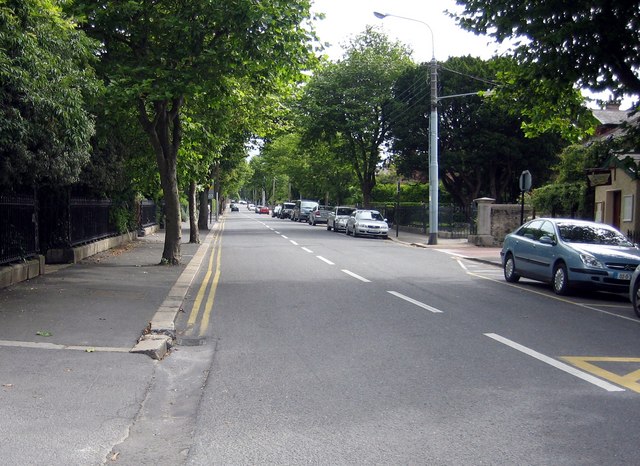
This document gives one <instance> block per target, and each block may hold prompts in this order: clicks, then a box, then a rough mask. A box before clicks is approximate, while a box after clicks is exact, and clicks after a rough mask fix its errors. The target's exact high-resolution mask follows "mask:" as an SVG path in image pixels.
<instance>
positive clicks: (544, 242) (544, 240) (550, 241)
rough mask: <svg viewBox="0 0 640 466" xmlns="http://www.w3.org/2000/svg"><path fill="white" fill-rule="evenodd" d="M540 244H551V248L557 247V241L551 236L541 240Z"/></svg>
mask: <svg viewBox="0 0 640 466" xmlns="http://www.w3.org/2000/svg"><path fill="white" fill-rule="evenodd" d="M540 242H541V243H542V244H549V245H551V246H555V244H556V242H555V240H554V239H553V238H552V237H551V236H547V235H545V236H543V237H542V238H540Z"/></svg>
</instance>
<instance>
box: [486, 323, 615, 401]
mask: <svg viewBox="0 0 640 466" xmlns="http://www.w3.org/2000/svg"><path fill="white" fill-rule="evenodd" d="M484 335H485V336H487V337H489V338H491V339H493V340H495V341H498V342H500V343H502V344H504V345H507V346H509V347H511V348H513V349H515V350H518V351H520V352H521V353H524V354H526V355H529V356H531V357H532V358H535V359H537V360H539V361H542V362H544V363H547V364H549V365H550V366H553V367H555V368H556V369H560V370H561V371H564V372H566V373H567V374H571V375H573V376H574V377H578V378H579V379H582V380H584V381H586V382H589V383H591V384H593V385H596V386H597V387H600V388H604V389H605V390H607V391H608V392H624V391H625V389H624V388H620V387H618V386H616V385H613V384H610V383H609V382H605V381H604V380H601V379H599V378H597V377H594V376H593V375H591V374H587V373H586V372H582V371H581V370H579V369H576V368H575V367H573V366H569V365H568V364H565V363H563V362H560V361H557V360H555V359H553V358H550V357H549V356H545V355H544V354H542V353H538V352H537V351H535V350H532V349H531V348H527V347H526V346H523V345H521V344H519V343H516V342H515V341H512V340H509V339H508V338H504V337H501V336H500V335H497V334H495V333H485V334H484Z"/></svg>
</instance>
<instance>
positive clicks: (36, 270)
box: [0, 255, 44, 289]
mask: <svg viewBox="0 0 640 466" xmlns="http://www.w3.org/2000/svg"><path fill="white" fill-rule="evenodd" d="M43 273H44V256H40V255H38V256H36V257H34V258H33V259H29V260H26V261H24V262H19V263H16V264H9V265H4V266H2V267H0V289H2V288H6V287H8V286H11V285H15V284H16V283H20V282H23V281H26V280H31V279H32V278H35V277H37V276H38V275H41V274H43Z"/></svg>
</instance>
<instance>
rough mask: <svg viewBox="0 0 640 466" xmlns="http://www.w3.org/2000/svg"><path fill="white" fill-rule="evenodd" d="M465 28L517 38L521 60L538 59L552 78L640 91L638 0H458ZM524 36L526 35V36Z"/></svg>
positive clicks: (620, 90)
mask: <svg viewBox="0 0 640 466" xmlns="http://www.w3.org/2000/svg"><path fill="white" fill-rule="evenodd" d="M457 3H458V4H459V5H463V6H464V10H463V12H462V14H460V15H459V16H458V20H459V23H460V24H461V25H462V26H463V27H464V28H466V29H469V30H472V31H475V32H478V33H481V34H489V35H491V36H493V37H495V38H496V39H497V40H499V41H502V40H505V39H518V40H521V43H520V44H521V45H519V46H518V47H517V48H516V49H515V56H516V57H517V59H518V62H520V63H528V64H532V63H535V64H536V66H538V68H539V69H540V71H541V73H542V75H543V76H544V77H546V78H548V79H551V80H552V81H555V82H559V81H563V82H568V83H571V84H574V83H577V84H578V86H580V87H586V88H590V89H593V90H595V91H601V90H611V91H613V92H614V94H616V95H622V94H623V93H629V94H635V95H638V94H640V79H639V78H638V70H640V35H639V34H638V31H639V30H640V8H638V2H637V1H627V0H621V1H612V0H572V1H566V0H545V1H535V0H522V1H517V2H514V1H513V0H457ZM522 39H525V40H522Z"/></svg>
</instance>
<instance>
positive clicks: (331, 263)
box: [316, 256, 336, 265]
mask: <svg viewBox="0 0 640 466" xmlns="http://www.w3.org/2000/svg"><path fill="white" fill-rule="evenodd" d="M316 257H317V258H318V259H320V260H321V261H322V262H326V263H327V264H329V265H336V264H334V263H333V262H331V261H330V260H329V259H325V258H324V257H322V256H316Z"/></svg>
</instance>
